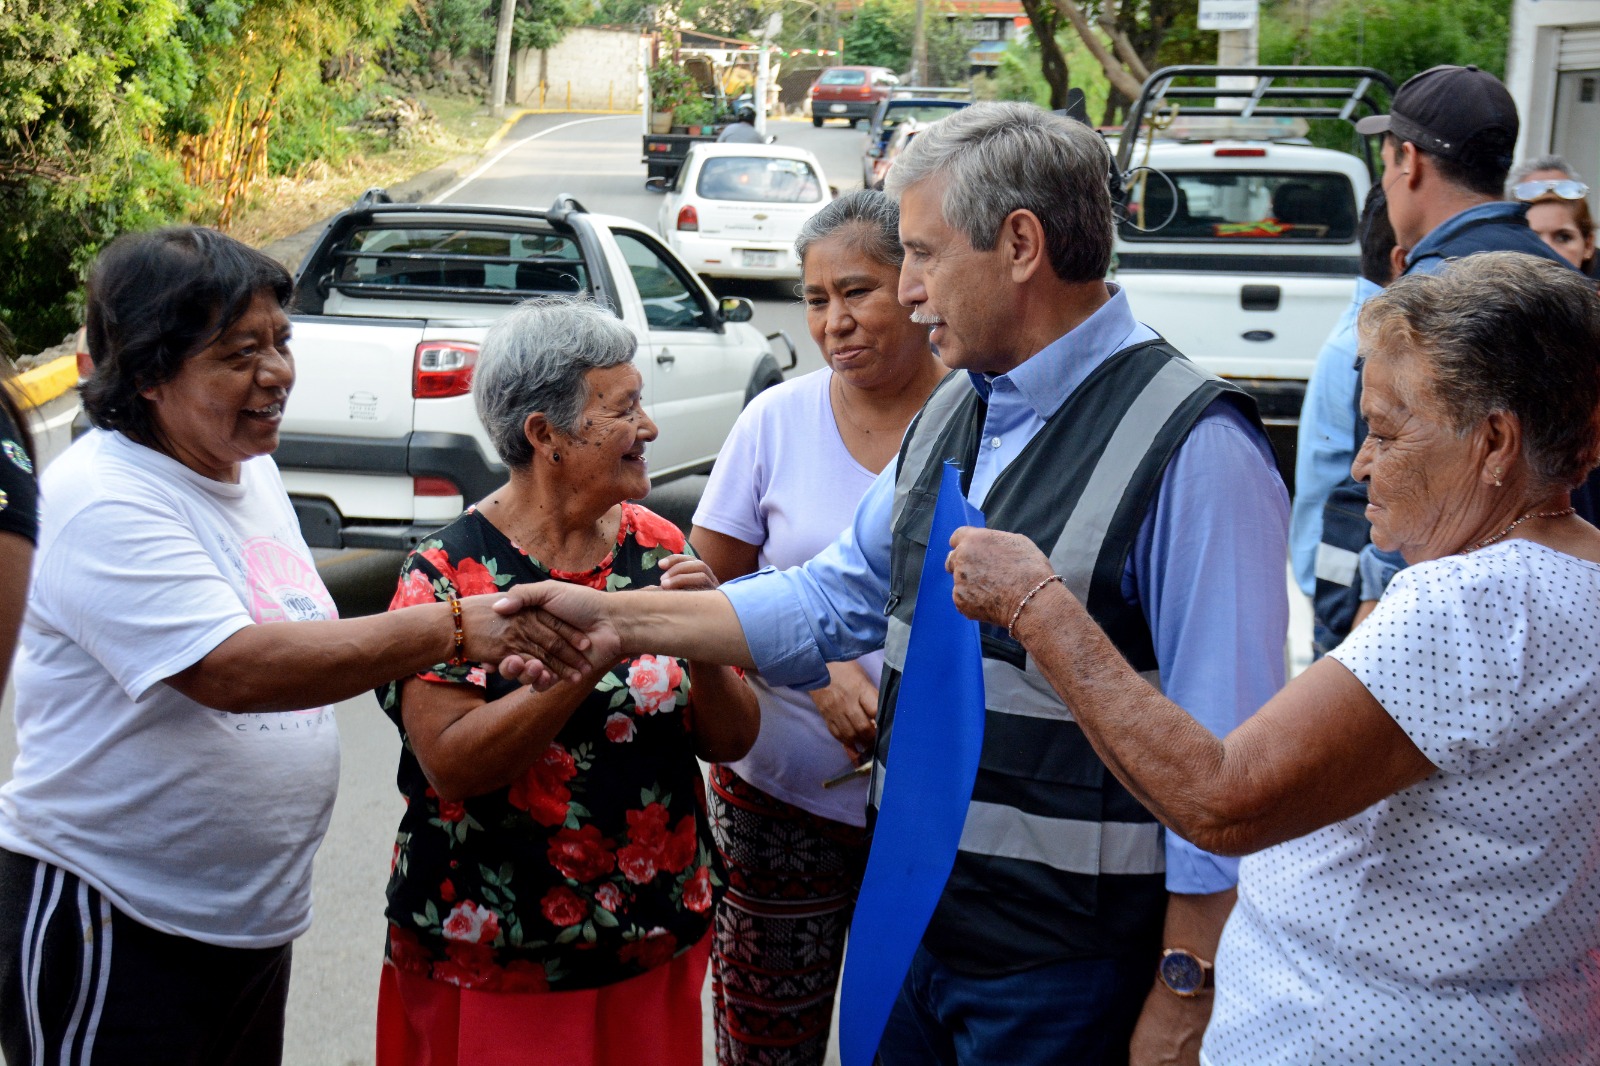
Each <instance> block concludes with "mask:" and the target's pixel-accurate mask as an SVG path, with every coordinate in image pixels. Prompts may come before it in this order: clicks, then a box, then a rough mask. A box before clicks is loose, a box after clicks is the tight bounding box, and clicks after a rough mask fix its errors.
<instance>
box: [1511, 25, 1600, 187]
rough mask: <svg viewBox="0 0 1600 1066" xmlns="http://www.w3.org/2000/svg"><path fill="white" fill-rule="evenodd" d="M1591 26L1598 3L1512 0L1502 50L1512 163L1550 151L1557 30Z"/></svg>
mask: <svg viewBox="0 0 1600 1066" xmlns="http://www.w3.org/2000/svg"><path fill="white" fill-rule="evenodd" d="M1597 27H1600V0H1514V3H1513V5H1512V8H1511V40H1510V43H1509V45H1508V46H1507V48H1506V87H1507V88H1508V89H1510V90H1511V96H1512V98H1513V99H1515V100H1516V102H1517V111H1518V114H1519V117H1520V118H1521V119H1522V132H1521V134H1520V135H1519V137H1518V138H1517V158H1518V159H1524V158H1527V157H1528V156H1532V155H1542V154H1543V153H1545V152H1548V151H1549V150H1550V148H1551V137H1552V132H1553V126H1554V122H1555V99H1556V77H1557V70H1556V58H1557V55H1558V52H1559V48H1560V42H1561V34H1562V31H1563V30H1567V29H1585V28H1597ZM1586 176H1589V175H1586ZM1596 176H1600V175H1596Z"/></svg>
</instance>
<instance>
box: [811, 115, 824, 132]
mask: <svg viewBox="0 0 1600 1066" xmlns="http://www.w3.org/2000/svg"><path fill="white" fill-rule="evenodd" d="M811 124H812V125H813V126H815V127H816V128H817V129H819V130H820V129H821V128H822V116H821V115H812V116H811Z"/></svg>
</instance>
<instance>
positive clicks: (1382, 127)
mask: <svg viewBox="0 0 1600 1066" xmlns="http://www.w3.org/2000/svg"><path fill="white" fill-rule="evenodd" d="M1356 132H1357V133H1359V134H1361V135H1362V136H1363V137H1371V136H1372V135H1373V134H1375V133H1388V132H1389V116H1388V115H1368V116H1367V117H1366V118H1364V119H1362V120H1361V121H1360V122H1357V123H1356Z"/></svg>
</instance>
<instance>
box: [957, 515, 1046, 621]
mask: <svg viewBox="0 0 1600 1066" xmlns="http://www.w3.org/2000/svg"><path fill="white" fill-rule="evenodd" d="M950 548H951V551H950V554H949V555H948V556H946V557H945V561H944V568H945V569H946V570H948V571H949V572H950V573H951V574H952V575H954V577H955V579H956V588H955V601H956V609H957V610H959V611H960V612H961V613H962V614H964V615H966V616H967V617H968V618H975V619H977V620H978V621H980V622H989V623H991V624H993V625H997V626H1001V627H1004V626H1006V625H1009V624H1010V622H1011V618H1012V616H1013V615H1015V614H1016V611H1017V604H1018V603H1020V602H1022V597H1023V596H1025V595H1026V594H1027V592H1028V590H1029V589H1031V588H1033V587H1034V586H1035V585H1037V584H1038V583H1039V582H1040V581H1043V580H1045V579H1046V578H1048V577H1049V576H1050V575H1051V573H1052V571H1051V569H1050V560H1049V559H1047V558H1045V555H1044V553H1043V552H1041V551H1040V550H1039V548H1038V546H1037V545H1035V544H1034V543H1033V541H1031V540H1029V539H1028V538H1027V537H1024V536H1022V535H1020V534H1017V533H1002V532H1001V531H1000V530H998V529H977V528H975V527H973V526H962V527H961V528H960V529H958V530H956V531H955V533H954V534H953V535H952V536H951V537H950Z"/></svg>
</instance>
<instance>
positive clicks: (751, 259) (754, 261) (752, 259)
mask: <svg viewBox="0 0 1600 1066" xmlns="http://www.w3.org/2000/svg"><path fill="white" fill-rule="evenodd" d="M739 254H740V255H741V256H742V257H743V260H744V265H745V266H747V267H775V266H777V265H778V253H777V252H757V251H754V250H753V249H750V248H745V249H743V250H742V251H741V252H740V253H739Z"/></svg>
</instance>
